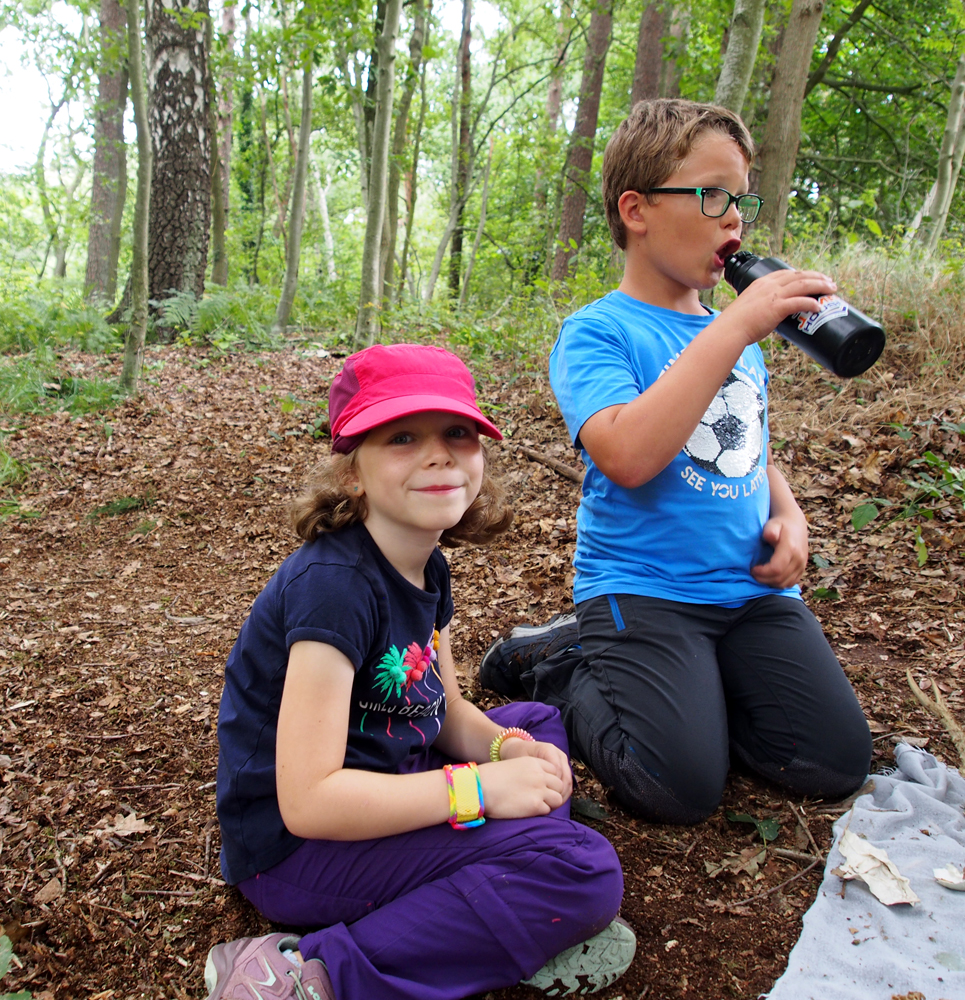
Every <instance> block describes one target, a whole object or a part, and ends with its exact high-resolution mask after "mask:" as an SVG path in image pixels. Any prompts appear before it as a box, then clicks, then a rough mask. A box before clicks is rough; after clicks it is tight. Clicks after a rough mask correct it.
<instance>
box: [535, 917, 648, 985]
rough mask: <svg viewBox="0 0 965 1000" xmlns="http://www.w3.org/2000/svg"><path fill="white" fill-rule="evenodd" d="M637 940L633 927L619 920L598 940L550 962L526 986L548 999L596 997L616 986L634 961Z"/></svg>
mask: <svg viewBox="0 0 965 1000" xmlns="http://www.w3.org/2000/svg"><path fill="white" fill-rule="evenodd" d="M636 950H637V938H636V935H635V934H634V933H633V929H632V928H631V927H630V925H629V924H628V923H627V922H626V921H625V920H623V919H622V918H620V917H616V918H615V919H614V920H613V921H611V923H610V924H609V926H607V927H605V928H604V929H603V930H602V931H600V933H599V934H597V935H596V936H595V937H591V938H590V939H589V940H587V941H584V942H583V943H582V944H576V945H574V946H573V947H572V948H567V949H566V951H562V952H560V954H559V955H557V956H556V958H552V959H550V960H549V961H548V962H547V963H546V965H544V966H543V968H542V969H540V970H539V971H538V972H537V973H536V974H535V975H534V976H532V978H530V979H524V980H523V985H524V986H535V987H536V989H538V990H542V991H543V992H544V993H545V994H546V995H547V996H549V997H564V996H569V995H570V994H571V993H578V994H580V995H581V996H583V995H585V994H587V993H596V991H597V990H602V989H603V988H604V987H605V986H609V985H610V983H615V982H616V981H617V980H618V979H619V978H620V976H622V975H623V973H624V972H626V971H627V969H629V968H630V963H631V962H632V961H633V954H634V952H635V951H636Z"/></svg>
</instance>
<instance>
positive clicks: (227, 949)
mask: <svg viewBox="0 0 965 1000" xmlns="http://www.w3.org/2000/svg"><path fill="white" fill-rule="evenodd" d="M297 948H298V938H297V937H293V936H292V935H291V934H266V935H265V936H264V937H255V938H250V937H249V938H238V940H237V941H229V942H228V943H227V944H216V945H215V946H214V947H213V948H212V949H211V951H209V952H208V960H207V962H205V966H204V985H205V986H206V987H207V989H208V1000H291V998H294V1000H335V994H334V992H333V991H332V981H331V980H330V979H329V978H328V972H327V971H326V969H325V966H324V964H323V963H322V962H320V961H318V959H316V958H313V959H310V960H309V961H307V962H304V963H303V964H302V965H296V964H295V963H294V962H292V961H291V960H290V959H288V958H286V957H285V956H284V955H283V954H282V950H283V949H285V950H287V949H291V950H292V951H295V950H297Z"/></svg>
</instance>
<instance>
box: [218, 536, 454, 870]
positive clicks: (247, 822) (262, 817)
mask: <svg viewBox="0 0 965 1000" xmlns="http://www.w3.org/2000/svg"><path fill="white" fill-rule="evenodd" d="M452 611H453V608H452V593H451V590H450V585H449V567H448V565H447V564H446V560H445V558H444V557H443V555H442V553H441V552H440V551H439V549H436V550H435V551H434V552H433V553H432V555H431V556H430V558H429V561H428V563H427V564H426V568H425V590H420V589H419V588H418V587H416V586H414V585H413V584H411V583H410V582H409V581H408V580H406V579H405V578H404V577H403V576H402V575H401V574H400V573H399V572H398V571H397V570H396V569H395V568H394V567H393V566H392V565H391V564H390V563H389V561H388V560H387V559H386V558H385V556H383V555H382V553H381V551H380V550H379V548H378V546H377V545H376V544H375V542H374V541H373V540H372V538H371V536H370V535H369V533H368V531H367V530H366V529H365V526H364V525H362V524H356V525H353V526H351V527H349V528H345V529H343V530H341V531H337V532H334V533H331V534H324V535H321V536H319V538H318V539H316V540H315V541H314V542H306V543H305V544H304V545H302V547H301V548H300V549H298V551H297V552H294V553H293V554H292V555H290V556H289V557H288V558H287V559H286V560H285V561H284V562H283V563H282V564H281V566H280V567H279V569H278V572H277V573H276V574H275V575H274V576H273V577H272V578H271V580H269V582H268V585H267V586H266V587H265V589H264V590H263V591H262V592H261V594H259V595H258V598H257V599H256V600H255V603H254V605H253V606H252V609H251V614H250V615H249V617H248V619H247V621H246V622H245V623H244V625H243V626H242V627H241V633H240V634H239V636H238V641H237V642H236V643H235V646H234V649H232V651H231V654H230V655H229V657H228V663H227V666H226V668H225V686H224V691H223V692H222V695H221V709H220V712H219V715H218V743H219V747H220V754H219V758H218V795H217V799H218V819H219V821H220V823H221V837H222V844H223V846H222V850H221V870H222V873H223V874H224V877H225V879H226V880H227V881H228V882H229V883H231V884H232V885H236V884H237V883H238V882H242V881H244V880H245V879H246V878H250V877H251V876H253V875H255V874H257V873H258V872H263V871H267V870H268V869H269V868H271V867H273V866H274V865H276V864H278V863H279V862H280V861H283V860H284V859H285V858H286V857H288V855H290V854H291V853H292V852H293V851H295V849H296V848H298V847H299V845H300V844H302V843H303V839H302V838H300V837H296V836H294V835H293V834H291V833H289V832H288V830H287V829H286V828H285V824H284V822H283V821H282V818H281V812H280V811H279V808H278V798H277V792H276V788H275V739H276V734H277V727H278V709H279V707H280V705H281V696H282V690H283V688H284V686H285V674H286V672H287V669H288V653H289V649H290V648H291V646H292V644H293V643H295V642H300V641H311V642H323V643H327V644H328V645H330V646H334V647H335V648H336V649H338V650H340V651H341V652H342V653H344V654H345V656H346V657H348V659H349V660H350V661H351V663H352V665H353V666H354V667H355V680H354V682H353V686H352V705H351V711H350V715H349V731H348V746H347V747H346V751H345V767H353V768H360V769H363V770H367V771H381V772H384V773H393V772H395V771H397V770H398V767H399V764H400V763H401V762H402V761H403V760H404V758H405V757H407V756H408V755H409V754H410V753H415V752H418V751H419V750H421V749H422V748H423V747H425V746H428V745H429V744H430V743H432V741H433V740H434V739H435V738H436V736H438V735H439V731H440V729H441V728H442V723H443V720H444V719H445V714H446V698H445V692H444V690H443V685H442V677H441V676H440V674H439V669H438V666H437V663H436V654H435V651H434V650H433V647H432V639H433V631H434V630H435V629H439V630H442V629H443V628H445V626H446V625H448V624H449V620H450V619H451V618H452Z"/></svg>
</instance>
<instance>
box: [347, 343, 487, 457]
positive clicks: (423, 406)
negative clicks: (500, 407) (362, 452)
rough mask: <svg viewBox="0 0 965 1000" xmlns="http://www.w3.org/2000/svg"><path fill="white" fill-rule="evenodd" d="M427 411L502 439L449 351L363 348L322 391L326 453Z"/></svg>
mask: <svg viewBox="0 0 965 1000" xmlns="http://www.w3.org/2000/svg"><path fill="white" fill-rule="evenodd" d="M427 410H441V411H442V412H443V413H458V414H459V415H460V416H463V417H469V418H470V419H471V420H474V421H475V422H476V425H477V426H478V427H479V431H480V433H482V434H487V435H488V436H489V437H491V438H495V439H496V440H497V441H501V440H502V439H503V436H502V434H500V433H499V431H498V430H496V426H495V425H494V424H493V423H492V421H491V420H489V419H488V418H487V417H485V416H483V413H482V411H481V410H480V409H479V406H478V405H477V403H476V387H475V383H474V382H473V378H472V375H471V374H470V373H469V369H468V368H467V367H466V366H465V365H464V364H463V363H462V362H461V361H460V360H459V358H457V357H456V356H455V354H450V353H449V352H448V351H445V350H443V349H442V348H441V347H428V346H425V345H422V344H376V345H375V346H373V347H367V348H365V350H364V351H359V352H358V353H357V354H353V355H352V356H351V357H350V358H346V359H345V364H344V365H343V366H342V370H341V371H340V372H339V373H338V375H336V376H335V378H334V379H332V385H331V387H330V388H329V390H328V417H329V421H330V423H331V427H332V451H336V452H342V453H343V454H347V453H348V452H351V451H354V450H355V449H356V448H357V447H358V446H359V445H360V444H361V443H362V438H363V437H364V436H365V434H366V432H367V431H370V430H372V428H373V427H378V426H379V425H380V424H387V423H389V421H390V420H398V419H399V417H406V416H408V415H409V414H411V413H425V412H426V411H427Z"/></svg>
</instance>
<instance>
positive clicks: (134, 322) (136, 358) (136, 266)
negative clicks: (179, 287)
mask: <svg viewBox="0 0 965 1000" xmlns="http://www.w3.org/2000/svg"><path fill="white" fill-rule="evenodd" d="M138 4H139V0H127V50H128V71H129V73H130V80H131V103H132V104H133V105H134V125H135V128H136V129H137V194H136V195H135V200H134V233H133V244H134V245H133V251H132V255H131V277H130V286H131V325H130V326H129V327H128V330H127V337H126V338H125V341H124V367H123V369H122V371H121V388H122V389H124V390H125V391H126V392H133V391H134V390H136V389H137V385H138V382H139V381H140V378H141V368H142V366H143V363H144V338H145V336H146V334H147V305H148V297H149V292H148V263H147V262H148V219H149V217H150V203H151V172H152V171H151V167H152V149H151V132H150V125H149V122H148V107H147V88H146V85H145V79H144V62H143V59H142V57H141V51H142V50H141V17H140V11H139V9H138Z"/></svg>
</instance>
